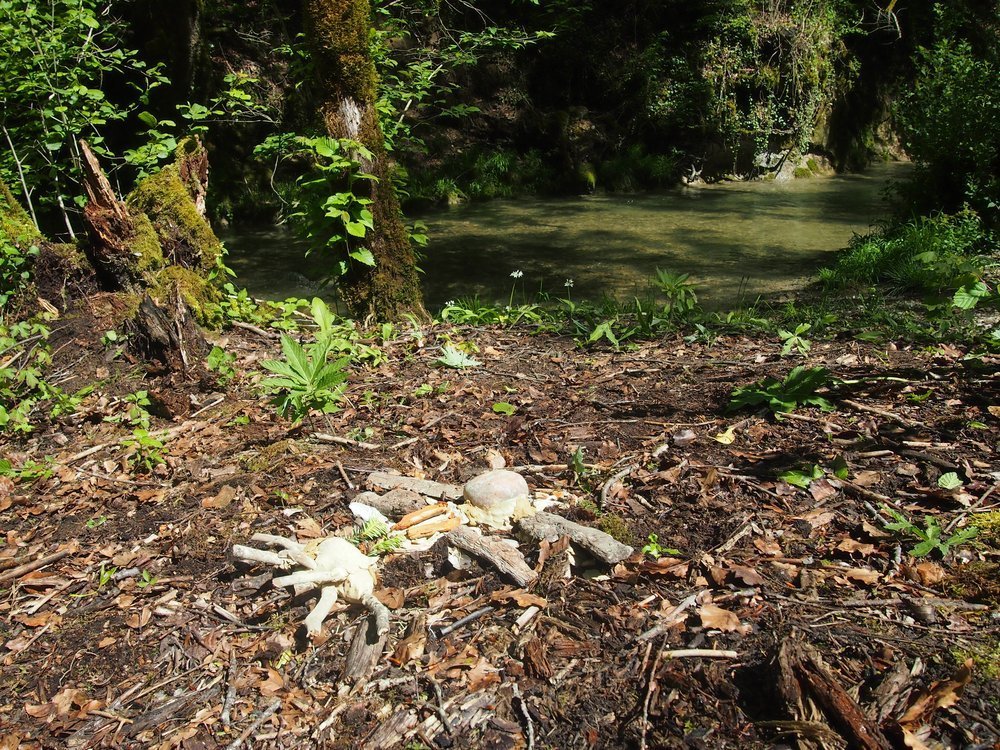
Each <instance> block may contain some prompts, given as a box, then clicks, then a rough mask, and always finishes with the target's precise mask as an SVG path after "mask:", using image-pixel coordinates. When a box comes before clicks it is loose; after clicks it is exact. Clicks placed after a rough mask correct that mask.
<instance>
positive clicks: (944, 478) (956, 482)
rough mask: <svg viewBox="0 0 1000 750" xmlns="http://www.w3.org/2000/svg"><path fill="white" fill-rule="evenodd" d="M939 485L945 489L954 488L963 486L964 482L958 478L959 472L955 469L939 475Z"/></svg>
mask: <svg viewBox="0 0 1000 750" xmlns="http://www.w3.org/2000/svg"><path fill="white" fill-rule="evenodd" d="M937 483H938V487H940V488H941V489H943V490H954V489H956V488H958V487H961V486H962V485H963V484H964V482H963V481H962V480H961V479H959V478H958V474H956V473H955V472H953V471H949V472H948V473H947V474H942V475H941V476H940V477H938V481H937Z"/></svg>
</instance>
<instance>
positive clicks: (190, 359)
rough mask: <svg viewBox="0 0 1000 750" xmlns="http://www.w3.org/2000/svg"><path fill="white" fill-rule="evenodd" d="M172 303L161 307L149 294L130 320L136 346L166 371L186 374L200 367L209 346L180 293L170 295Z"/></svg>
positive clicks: (143, 354)
mask: <svg viewBox="0 0 1000 750" xmlns="http://www.w3.org/2000/svg"><path fill="white" fill-rule="evenodd" d="M171 303H172V304H171V305H170V306H169V307H161V306H160V305H158V304H156V303H155V302H154V301H153V300H152V299H151V298H150V297H149V296H148V295H147V296H146V297H145V299H143V301H142V303H141V304H140V305H139V310H138V312H137V313H136V316H135V318H133V320H132V322H131V327H132V330H133V331H134V333H135V334H136V336H135V347H136V349H137V350H138V352H139V353H140V354H141V355H142V356H143V357H145V358H147V359H152V360H156V361H158V362H159V363H160V364H161V365H162V366H163V367H164V368H165V369H166V370H167V371H168V372H177V373H184V374H189V373H190V372H192V371H193V370H194V369H195V368H196V367H200V365H201V361H202V358H203V356H204V355H205V353H207V352H208V350H209V348H210V347H209V346H208V342H207V341H206V340H205V335H204V334H203V333H202V332H201V329H200V328H199V327H198V326H197V324H196V323H195V322H194V320H193V318H192V317H191V312H190V310H189V309H188V306H187V304H186V303H185V302H184V300H183V299H182V298H181V296H180V294H179V293H175V294H174V295H173V299H172V300H171Z"/></svg>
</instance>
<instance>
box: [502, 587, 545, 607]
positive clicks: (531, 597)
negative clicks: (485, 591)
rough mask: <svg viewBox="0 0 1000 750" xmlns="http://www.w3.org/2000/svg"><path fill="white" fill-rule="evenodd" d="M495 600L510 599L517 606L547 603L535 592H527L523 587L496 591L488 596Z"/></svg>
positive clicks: (537, 605)
mask: <svg viewBox="0 0 1000 750" xmlns="http://www.w3.org/2000/svg"><path fill="white" fill-rule="evenodd" d="M490 599H491V600H493V601H495V602H508V601H512V602H514V603H515V604H517V606H518V607H521V608H526V607H547V606H549V603H548V601H547V600H546V599H543V598H542V597H540V596H537V595H535V594H529V593H528V592H527V591H525V590H524V589H513V590H511V591H497V592H494V594H493V595H492V596H491V597H490Z"/></svg>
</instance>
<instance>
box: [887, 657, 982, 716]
mask: <svg viewBox="0 0 1000 750" xmlns="http://www.w3.org/2000/svg"><path fill="white" fill-rule="evenodd" d="M972 664H973V662H972V659H966V661H965V664H963V665H962V666H961V667H959V668H958V670H957V671H956V672H955V674H953V675H952V676H951V677H950V678H949V679H947V680H939V681H937V682H935V683H933V684H931V686H930V687H929V688H927V689H926V690H922V691H920V693H918V694H917V697H916V698H915V699H914V700H913V702H912V703H911V704H910V707H909V708H908V709H906V711H905V712H904V713H903V715H902V716H901V717H899V723H900V724H901V725H903V726H910V727H912V726H914V725H917V726H919V725H922V724H927V723H929V722H930V717H931V716H932V715H933V713H934V712H935V711H937V710H938V709H939V708H950V707H951V706H954V705H955V704H956V703H958V701H959V699H960V698H961V697H962V692H963V691H964V690H965V686H966V685H968V684H969V680H971V679H972Z"/></svg>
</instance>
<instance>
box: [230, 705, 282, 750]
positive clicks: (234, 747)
mask: <svg viewBox="0 0 1000 750" xmlns="http://www.w3.org/2000/svg"><path fill="white" fill-rule="evenodd" d="M279 708H281V699H280V698H275V699H274V700H273V701H271V703H270V704H269V705H268V707H267V708H265V709H264V710H263V711H261V712H260V714H259V715H258V716H257V718H256V719H254V721H253V724H251V725H250V726H248V727H247V728H246V729H244V730H243V734H241V735H240V736H239V737H237V738H236V739H235V740H233V741H232V742H230V743H229V745H228V746H227V747H226V750H239V748H241V747H243V743H244V742H246V741H247V738H248V737H249V736H250V735H251V734H253V733H254V732H256V731H257V730H258V729H260V725H261V724H263V723H264V722H265V721H267V720H268V719H270V718H271V717H272V716H273V715H274V714H275V712H277V710H278V709H279Z"/></svg>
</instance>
